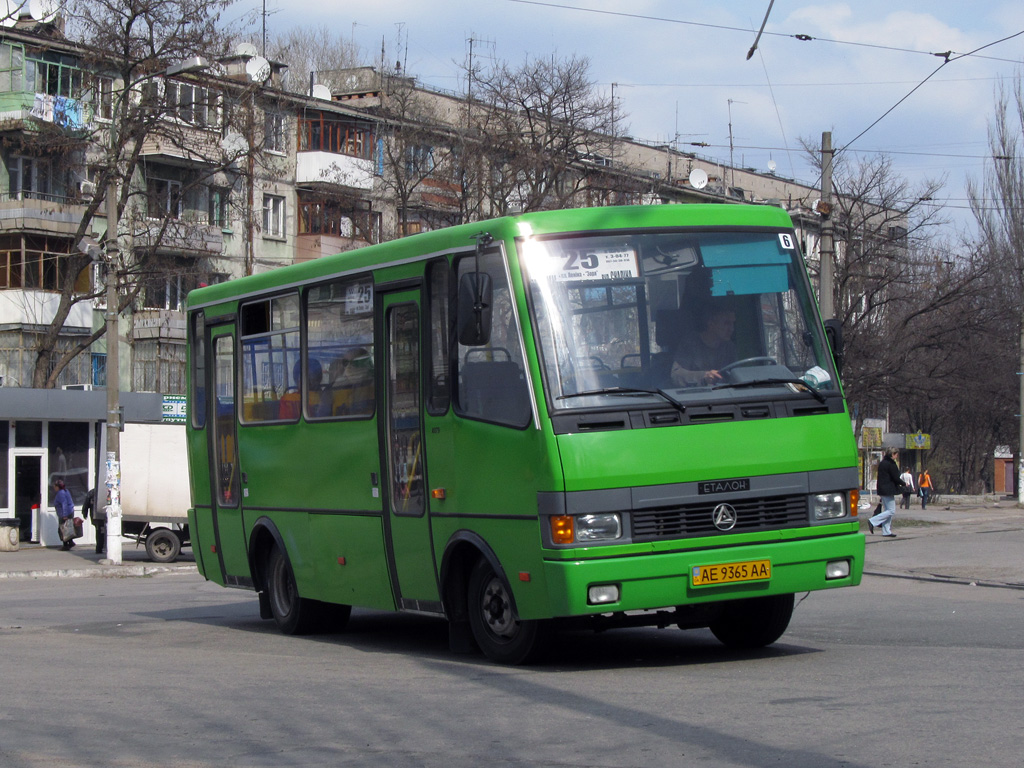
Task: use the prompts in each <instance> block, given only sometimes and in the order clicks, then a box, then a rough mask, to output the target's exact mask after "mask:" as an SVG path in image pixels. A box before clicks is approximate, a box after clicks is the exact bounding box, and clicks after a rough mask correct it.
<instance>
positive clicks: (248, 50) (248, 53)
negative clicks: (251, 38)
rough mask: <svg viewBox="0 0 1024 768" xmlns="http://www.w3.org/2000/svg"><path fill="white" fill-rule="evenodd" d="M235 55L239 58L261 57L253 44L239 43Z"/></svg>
mask: <svg viewBox="0 0 1024 768" xmlns="http://www.w3.org/2000/svg"><path fill="white" fill-rule="evenodd" d="M235 54H236V55H237V56H245V57H247V58H252V57H253V56H257V55H259V51H258V50H256V46H255V45H253V44H252V43H239V44H238V45H236V46H235Z"/></svg>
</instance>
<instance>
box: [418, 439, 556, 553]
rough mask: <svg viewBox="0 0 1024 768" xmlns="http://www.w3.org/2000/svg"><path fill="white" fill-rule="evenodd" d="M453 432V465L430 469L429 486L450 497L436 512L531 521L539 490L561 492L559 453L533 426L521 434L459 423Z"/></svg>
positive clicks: (532, 541)
mask: <svg viewBox="0 0 1024 768" xmlns="http://www.w3.org/2000/svg"><path fill="white" fill-rule="evenodd" d="M452 431H453V439H454V444H455V445H456V446H457V449H456V451H455V452H454V454H453V455H454V466H451V467H449V468H447V469H438V468H436V467H435V466H434V464H433V463H431V464H429V465H428V471H429V472H430V484H431V487H437V486H438V485H443V486H446V487H447V495H448V498H447V500H446V502H445V504H444V505H443V508H442V507H441V506H438V507H437V508H435V509H434V511H435V512H437V511H442V509H443V511H444V512H457V513H459V514H467V513H468V514H481V513H482V514H489V515H500V514H504V515H519V516H522V515H529V516H535V515H536V514H537V491H539V490H546V491H547V490H556V491H560V490H562V489H563V486H562V482H561V477H560V474H561V473H560V471H559V467H558V456H557V453H555V452H554V451H553V450H551V449H550V446H549V445H548V444H547V442H546V441H545V439H544V435H543V433H542V432H541V431H540V430H537V429H534V428H533V426H532V425H531V426H530V427H527V428H526V429H522V430H520V429H512V428H509V427H503V426H498V425H495V424H486V423H483V422H478V421H470V420H468V419H457V420H455V421H453V422H452ZM431 457H432V454H428V461H430V460H431ZM520 544H522V545H523V546H530V547H534V546H536V545H537V541H536V540H530V541H523V542H520Z"/></svg>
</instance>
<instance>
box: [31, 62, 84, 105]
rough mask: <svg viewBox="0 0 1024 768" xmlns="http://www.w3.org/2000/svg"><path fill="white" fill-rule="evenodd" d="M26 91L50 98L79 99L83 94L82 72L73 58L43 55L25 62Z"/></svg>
mask: <svg viewBox="0 0 1024 768" xmlns="http://www.w3.org/2000/svg"><path fill="white" fill-rule="evenodd" d="M25 85H26V86H27V87H26V89H25V90H27V91H34V92H35V93H45V94H47V95H48V96H64V97H67V98H78V96H79V95H80V94H81V92H82V70H81V69H79V68H78V67H77V66H76V61H75V59H74V58H72V57H71V56H68V55H66V54H60V53H47V54H43V55H42V57H41V58H27V59H26V60H25Z"/></svg>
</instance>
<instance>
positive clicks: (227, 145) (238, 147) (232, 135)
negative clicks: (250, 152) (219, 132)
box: [220, 131, 249, 155]
mask: <svg viewBox="0 0 1024 768" xmlns="http://www.w3.org/2000/svg"><path fill="white" fill-rule="evenodd" d="M220 148H221V149H223V150H224V151H225V152H227V153H228V154H229V155H235V154H241V153H242V152H245V150H246V149H248V148H249V144H248V142H247V141H246V140H245V137H244V136H243V135H242V134H240V133H237V132H235V131H228V132H227V133H226V134H225V135H224V138H223V139H221V140H220Z"/></svg>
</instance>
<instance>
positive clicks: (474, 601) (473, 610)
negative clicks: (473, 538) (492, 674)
mask: <svg viewBox="0 0 1024 768" xmlns="http://www.w3.org/2000/svg"><path fill="white" fill-rule="evenodd" d="M469 625H470V627H471V628H472V630H473V638H474V639H475V640H476V642H477V645H479V646H480V650H481V651H483V652H484V655H485V656H486V657H487V658H489V659H491V660H492V661H496V662H498V663H500V664H525V663H527V662H529V661H532V660H533V659H535V658H537V656H538V655H539V654H540V652H541V651H542V650H543V647H544V644H545V641H546V639H547V625H546V624H545V623H544V622H542V621H537V620H531V621H524V620H522V619H520V618H519V617H518V616H516V613H515V609H514V608H513V606H512V595H511V594H510V593H509V590H508V587H507V586H506V584H505V582H504V581H503V580H502V578H501V577H500V576H498V574H497V573H495V572H494V568H492V567H491V564H490V563H488V562H487V560H485V559H483V558H481V559H480V560H478V561H477V563H476V565H475V566H473V570H472V571H471V572H470V574H469Z"/></svg>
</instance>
